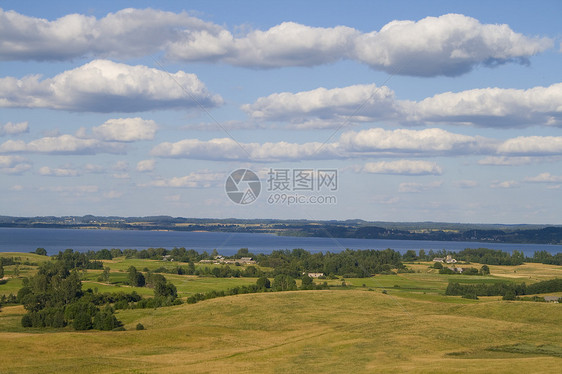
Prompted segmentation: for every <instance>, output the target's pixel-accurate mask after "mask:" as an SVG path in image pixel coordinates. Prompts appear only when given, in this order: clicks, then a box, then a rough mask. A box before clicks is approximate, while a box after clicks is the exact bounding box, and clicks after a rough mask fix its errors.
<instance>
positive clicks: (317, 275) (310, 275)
mask: <svg viewBox="0 0 562 374" xmlns="http://www.w3.org/2000/svg"><path fill="white" fill-rule="evenodd" d="M307 275H308V276H309V277H311V278H320V277H323V276H324V273H308V274H307Z"/></svg>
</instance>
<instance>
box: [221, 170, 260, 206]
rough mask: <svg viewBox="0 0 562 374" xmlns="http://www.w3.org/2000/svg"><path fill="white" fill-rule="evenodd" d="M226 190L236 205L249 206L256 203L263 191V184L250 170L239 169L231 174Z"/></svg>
mask: <svg viewBox="0 0 562 374" xmlns="http://www.w3.org/2000/svg"><path fill="white" fill-rule="evenodd" d="M224 189H225V191H226V195H227V196H228V198H229V199H230V200H232V202H233V203H235V204H240V205H248V204H251V203H253V202H254V201H256V199H257V198H258V196H259V195H260V191H261V182H260V179H259V178H258V176H257V175H256V173H254V172H253V171H251V170H250V169H238V170H235V171H233V172H232V173H230V175H229V176H228V178H227V179H226V182H225V185H224Z"/></svg>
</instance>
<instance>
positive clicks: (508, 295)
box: [503, 290, 515, 300]
mask: <svg viewBox="0 0 562 374" xmlns="http://www.w3.org/2000/svg"><path fill="white" fill-rule="evenodd" d="M503 300H515V291H513V290H507V291H506V293H505V294H504V295H503Z"/></svg>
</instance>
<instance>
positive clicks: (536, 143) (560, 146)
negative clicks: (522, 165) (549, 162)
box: [498, 136, 562, 156]
mask: <svg viewBox="0 0 562 374" xmlns="http://www.w3.org/2000/svg"><path fill="white" fill-rule="evenodd" d="M498 153H501V154H508V155H514V156H523V155H530V156H541V155H560V154H562V136H519V137H517V138H512V139H507V140H506V141H504V142H503V143H502V144H500V145H499V147H498Z"/></svg>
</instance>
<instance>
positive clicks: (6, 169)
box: [0, 156, 31, 174]
mask: <svg viewBox="0 0 562 374" xmlns="http://www.w3.org/2000/svg"><path fill="white" fill-rule="evenodd" d="M29 169H31V163H30V162H29V160H27V159H26V158H23V157H21V156H0V172H1V173H5V174H22V173H24V172H26V171H28V170H29Z"/></svg>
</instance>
